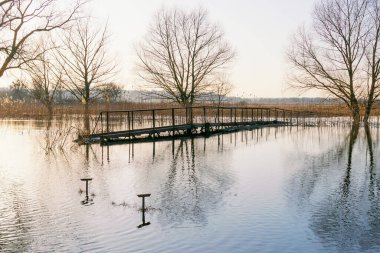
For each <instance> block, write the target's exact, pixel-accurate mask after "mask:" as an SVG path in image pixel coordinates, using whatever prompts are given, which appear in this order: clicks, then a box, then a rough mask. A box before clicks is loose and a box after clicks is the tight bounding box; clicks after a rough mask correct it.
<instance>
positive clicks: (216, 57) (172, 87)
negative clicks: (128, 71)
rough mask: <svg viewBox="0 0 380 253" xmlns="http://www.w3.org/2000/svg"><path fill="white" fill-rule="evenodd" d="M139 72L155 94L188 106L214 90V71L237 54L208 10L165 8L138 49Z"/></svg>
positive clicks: (159, 13)
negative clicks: (208, 13)
mask: <svg viewBox="0 0 380 253" xmlns="http://www.w3.org/2000/svg"><path fill="white" fill-rule="evenodd" d="M137 55H138V59H139V65H138V67H139V75H140V77H141V78H142V79H143V80H145V81H146V82H147V85H146V86H145V88H147V89H149V88H150V89H152V90H153V93H154V94H156V95H157V96H159V97H161V98H166V99H170V100H173V101H175V102H178V103H179V104H182V105H185V106H188V105H192V104H193V103H194V101H195V100H196V99H198V98H199V97H201V96H202V95H203V94H207V93H209V92H210V91H211V88H212V84H213V82H212V81H211V80H212V79H213V77H214V74H215V73H217V72H218V71H220V70H221V68H223V67H225V66H226V64H227V63H229V62H230V61H231V60H232V59H233V57H234V51H233V50H232V48H231V46H230V45H229V44H228V43H227V42H225V39H224V34H223V32H222V30H221V29H220V27H218V26H217V25H214V24H212V23H210V21H209V20H208V15H207V12H206V11H205V10H202V9H199V10H194V11H191V12H185V11H182V10H178V9H172V10H170V11H167V10H164V9H163V10H161V11H160V12H158V14H157V15H156V17H155V20H154V22H153V24H152V25H151V27H150V30H149V32H148V35H147V37H146V38H145V39H144V40H143V41H142V42H141V44H140V45H139V47H138V49H137Z"/></svg>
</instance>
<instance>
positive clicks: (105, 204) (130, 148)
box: [0, 121, 380, 252]
mask: <svg viewBox="0 0 380 253" xmlns="http://www.w3.org/2000/svg"><path fill="white" fill-rule="evenodd" d="M65 125H67V126H71V125H72V124H71V123H70V122H69V123H68V122H60V121H57V122H50V123H49V122H40V121H2V122H0V138H1V142H0V251H1V252H49V251H58V252H80V251H91V252H136V251H137V252H178V251H183V252H253V251H257V252H379V251H380V239H379V238H380V220H379V215H380V196H379V187H380V181H379V173H378V170H379V165H378V157H379V129H378V128H363V127H362V128H348V127H344V128H338V127H325V128H295V127H293V128H290V127H283V128H267V129H258V130H253V131H245V132H239V133H231V134H226V135H219V136H212V137H210V138H208V139H203V138H197V139H183V140H176V141H166V142H156V143H141V144H130V145H115V146H107V147H106V146H104V147H101V146H99V145H92V146H77V145H76V144H73V143H72V142H71V140H72V139H73V138H74V137H75V136H70V137H69V141H68V142H64V143H62V142H60V145H53V146H52V145H51V144H52V140H54V138H55V136H56V134H59V132H62V131H63V130H62V128H64V127H62V126H65ZM64 130H65V129H64ZM66 130H67V128H66ZM71 134H72V135H75V132H74V131H73V132H71ZM49 143H50V144H49ZM48 144H49V145H50V146H51V149H46V147H48V146H49V145H48ZM83 178H92V179H93V180H92V181H89V183H88V193H87V195H86V188H85V184H84V182H82V181H81V179H83ZM145 193H149V194H151V196H150V197H148V198H146V209H142V208H141V199H140V198H139V197H137V195H138V194H145ZM84 199H85V200H86V199H88V200H90V199H91V204H90V205H87V204H86V205H83V200H84ZM142 224H143V225H142Z"/></svg>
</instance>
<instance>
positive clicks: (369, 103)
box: [364, 0, 380, 122]
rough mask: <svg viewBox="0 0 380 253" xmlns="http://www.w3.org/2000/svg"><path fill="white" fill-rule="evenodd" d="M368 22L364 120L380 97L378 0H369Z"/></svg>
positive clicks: (379, 9)
mask: <svg viewBox="0 0 380 253" xmlns="http://www.w3.org/2000/svg"><path fill="white" fill-rule="evenodd" d="M368 9H369V11H368V22H369V25H370V29H369V31H368V36H367V40H366V42H365V45H367V50H366V59H367V69H368V72H367V74H368V78H367V79H368V80H367V87H366V94H365V95H366V97H365V98H366V99H365V102H366V103H365V115H364V122H368V119H369V117H370V115H371V112H372V107H373V104H374V102H375V101H376V100H377V99H378V98H379V97H380V82H379V80H380V48H379V47H380V6H379V2H378V1H377V0H370V1H369V8H368Z"/></svg>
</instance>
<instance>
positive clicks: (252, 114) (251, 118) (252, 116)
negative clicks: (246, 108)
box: [251, 108, 253, 122]
mask: <svg viewBox="0 0 380 253" xmlns="http://www.w3.org/2000/svg"><path fill="white" fill-rule="evenodd" d="M251 122H253V108H251Z"/></svg>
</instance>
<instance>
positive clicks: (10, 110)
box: [0, 102, 380, 118]
mask: <svg viewBox="0 0 380 253" xmlns="http://www.w3.org/2000/svg"><path fill="white" fill-rule="evenodd" d="M196 105H200V106H201V105H211V104H208V103H207V104H205V103H203V104H200V103H199V104H196ZM222 106H237V107H270V108H275V107H276V108H281V109H287V110H293V111H300V112H305V111H307V112H313V113H317V114H318V115H319V116H321V117H322V116H326V117H337V116H351V112H350V110H349V109H348V108H347V107H346V106H345V105H343V104H257V103H237V104H232V103H228V104H227V103H226V104H224V105H222ZM170 107H178V104H176V103H164V102H154V103H153V102H152V103H137V102H115V103H93V104H92V105H91V106H90V110H89V113H90V114H91V115H97V114H99V113H100V112H101V111H107V110H134V109H150V108H170ZM361 109H362V110H363V111H364V110H365V108H364V107H362V108H361ZM83 113H84V110H83V105H82V104H80V103H71V104H58V105H56V106H55V107H54V111H53V114H54V116H56V117H57V116H58V117H59V116H62V117H64V116H68V115H81V114H83ZM48 115H49V114H48V111H47V109H46V107H44V106H43V105H42V104H40V103H30V102H3V103H1V104H0V117H1V118H44V117H48ZM372 115H373V116H380V106H379V105H376V106H375V107H374V109H373V114H372Z"/></svg>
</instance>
